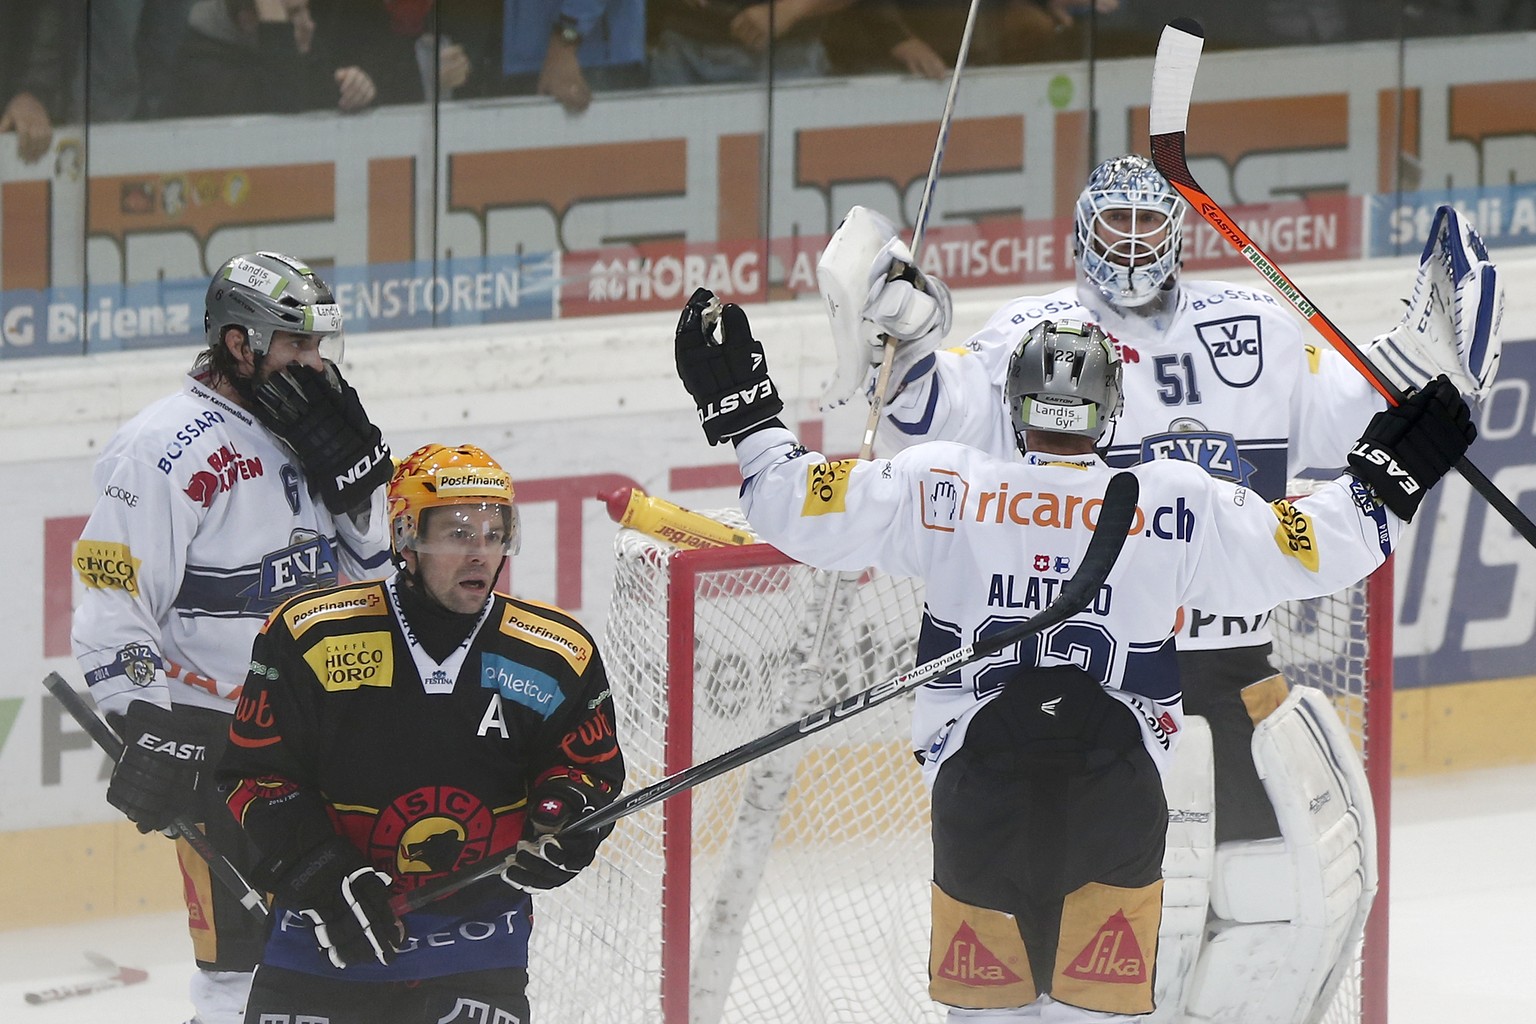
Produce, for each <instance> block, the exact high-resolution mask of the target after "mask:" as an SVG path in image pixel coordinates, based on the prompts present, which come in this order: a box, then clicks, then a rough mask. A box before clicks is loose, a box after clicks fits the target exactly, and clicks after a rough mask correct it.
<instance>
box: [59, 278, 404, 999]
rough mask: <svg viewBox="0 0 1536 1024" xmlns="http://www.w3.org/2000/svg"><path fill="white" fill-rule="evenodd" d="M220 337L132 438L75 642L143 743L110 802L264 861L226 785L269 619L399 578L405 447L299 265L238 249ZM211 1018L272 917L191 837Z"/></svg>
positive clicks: (115, 467) (116, 439)
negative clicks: (371, 402)
mask: <svg viewBox="0 0 1536 1024" xmlns="http://www.w3.org/2000/svg"><path fill="white" fill-rule="evenodd" d="M205 323H206V327H207V332H208V344H207V347H206V348H205V349H203V350H202V351H201V352H200V353H199V354H198V356H197V358H196V360H195V362H194V365H193V369H192V372H191V374H189V375H188V376H187V377H186V378H185V379H184V380H183V381H182V386H181V390H180V391H178V392H177V393H175V394H173V395H170V396H168V397H166V398H162V399H160V400H159V401H157V402H155V403H153V404H151V405H150V406H148V407H147V408H145V409H144V410H143V411H142V412H140V413H139V414H138V415H137V416H135V417H133V418H132V419H131V420H129V421H128V422H127V423H125V424H124V425H123V426H122V427H121V428H119V429H118V431H117V433H116V434H114V435H113V437H112V438H111V440H109V441H108V442H107V445H106V447H105V448H104V449H103V451H102V454H101V457H100V459H99V460H98V461H97V464H96V468H95V471H94V474H93V480H92V482H93V486H94V487H95V488H96V491H97V493H98V495H99V497H98V498H97V500H96V505H95V507H94V508H93V509H92V511H91V515H90V518H89V519H88V521H87V522H86V525H85V528H84V530H83V531H82V533H81V535H80V539H79V541H78V542H77V543H76V545H75V566H76V570H77V572H78V574H79V577H80V581H81V583H82V584H84V586H83V588H82V591H81V598H80V601H79V604H78V606H77V607H76V609H75V615H74V622H73V627H72V634H71V639H72V642H73V647H74V654H75V658H76V660H77V661H78V662H79V664H80V668H81V670H82V671H83V672H84V673H85V679H86V682H87V684H88V686H89V688H90V691H91V695H92V697H93V698H94V699H95V701H96V703H97V705H98V706H100V707H101V708H102V710H103V711H104V712H106V713H107V714H108V716H109V718H110V720H111V721H113V723H114V724H115V726H116V728H117V729H118V731H119V732H120V733H121V734H122V736H123V739H124V740H125V741H126V753H125V754H124V756H123V758H122V760H121V761H119V762H118V764H117V766H116V767H115V768H114V770H113V773H112V779H111V782H110V783H109V784H108V787H107V800H108V802H109V803H111V804H112V805H113V806H114V807H116V808H118V809H119V810H121V811H122V812H123V813H124V814H125V815H127V816H128V818H129V819H131V820H132V821H134V822H135V823H136V824H137V825H138V826H139V829H140V830H141V831H145V832H150V831H155V830H159V829H164V828H165V827H166V826H167V825H168V824H169V822H170V821H171V819H172V818H174V817H177V816H178V815H183V814H185V815H188V816H190V817H191V818H192V819H193V820H195V821H198V822H206V828H207V832H208V835H209V838H210V839H211V840H212V841H213V842H214V844H215V845H216V846H219V847H220V848H221V850H222V851H223V852H224V853H225V855H226V856H227V857H229V859H230V860H232V861H233V862H234V863H235V865H236V867H238V868H240V869H241V870H242V871H245V872H247V873H248V872H249V868H250V865H251V863H252V861H251V859H250V849H249V846H248V844H247V843H246V840H245V838H244V836H243V835H242V833H241V832H240V831H239V829H238V828H237V827H236V826H235V825H234V823H233V822H232V821H231V819H230V817H229V814H228V812H227V811H226V810H225V809H224V807H223V802H222V800H221V799H220V796H219V794H218V793H217V792H215V791H214V788H213V785H212V768H213V765H214V764H215V763H216V762H217V760H218V758H219V755H220V753H221V751H222V750H223V749H224V745H225V743H226V740H227V737H228V734H229V721H230V718H229V716H230V714H231V713H232V712H233V711H234V709H235V702H236V699H237V698H238V696H239V692H240V688H241V686H242V684H243V683H244V682H245V678H246V672H247V669H248V668H249V665H250V656H251V644H252V641H253V640H254V639H255V637H256V634H257V632H258V631H259V630H260V629H261V627H262V624H263V622H264V621H265V619H266V616H267V615H268V614H269V613H270V612H271V611H272V610H273V609H275V608H276V607H277V606H278V605H280V604H281V603H282V602H283V601H284V600H286V599H288V598H289V597H293V596H295V595H298V594H301V593H304V592H306V591H309V590H313V589H316V588H319V587H324V586H330V585H333V584H335V583H336V582H337V581H338V579H339V578H340V576H341V575H343V574H344V575H346V576H347V577H348V578H350V579H353V580H361V579H365V578H368V577H375V576H379V575H382V574H383V573H384V572H385V571H386V570H387V568H388V556H389V547H388V537H387V533H386V525H387V524H386V521H385V520H386V517H385V514H384V487H383V484H385V483H387V482H388V479H389V475H390V469H391V462H390V458H389V449H388V447H387V446H385V444H384V442H383V438H382V435H381V434H380V432H379V430H378V428H377V427H375V426H374V425H373V423H372V422H371V421H370V420H369V419H368V416H367V415H366V413H365V412H364V411H363V407H362V404H361V402H360V401H359V400H358V397H357V393H356V392H355V391H354V390H353V389H352V388H351V386H350V385H348V384H347V383H346V381H345V380H344V379H343V378H342V376H341V373H340V371H338V370H337V369H336V364H335V359H336V358H339V356H340V341H341V331H342V316H341V312H340V310H339V309H338V307H337V306H336V304H335V301H334V299H333V297H332V294H331V290H330V289H329V288H328V287H327V286H326V284H325V282H324V281H322V280H321V279H320V278H319V276H318V275H316V274H315V273H314V271H312V270H311V269H310V268H308V267H307V266H305V265H304V264H303V263H301V262H300V261H298V260H295V259H293V258H292V257H289V256H284V255H281V254H279V253H272V252H257V253H248V254H245V255H241V256H236V257H234V258H233V259H231V260H229V261H228V262H226V263H224V264H223V265H222V266H221V267H219V270H218V272H217V273H216V274H215V275H214V276H213V279H212V281H211V282H210V284H209V286H208V293H207V313H206V321H205ZM177 846H178V849H177V853H178V856H179V858H180V860H181V865H182V870H183V873H184V875H185V882H186V895H187V904H188V915H189V923H190V925H191V933H192V939H193V950H194V955H195V957H196V959H197V963H198V967H199V968H200V970H199V971H198V972H197V973H196V974H195V975H194V978H193V982H192V1003H193V1006H194V1008H195V1009H196V1012H197V1018H196V1019H197V1020H199V1021H201V1022H202V1024H237V1022H239V1021H240V1020H241V1016H242V1014H243V1012H244V1007H245V999H246V993H247V992H248V991H249V988H250V978H251V975H250V971H251V970H252V968H253V967H254V966H255V964H256V961H257V959H258V957H259V956H260V953H261V949H262V945H263V943H264V942H265V939H266V927H265V925H264V924H261V923H260V922H258V921H256V920H255V919H254V918H253V917H251V916H250V915H249V914H248V913H247V912H246V910H245V909H244V908H243V907H242V906H241V905H240V903H239V902H238V900H237V899H236V898H235V897H234V896H233V895H232V894H231V893H228V892H226V891H225V890H224V889H223V888H222V887H221V886H220V885H219V883H218V882H217V881H213V880H210V877H209V872H208V870H207V867H206V866H205V865H204V864H203V863H202V862H201V861H199V860H198V858H197V857H196V856H195V855H194V854H192V852H191V850H190V849H189V848H186V847H185V846H184V844H182V843H181V842H180V841H178V844H177Z"/></svg>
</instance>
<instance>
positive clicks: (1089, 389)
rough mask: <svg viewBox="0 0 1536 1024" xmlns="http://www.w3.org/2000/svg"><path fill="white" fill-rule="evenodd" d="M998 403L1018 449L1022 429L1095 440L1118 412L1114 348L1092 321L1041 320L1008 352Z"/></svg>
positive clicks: (1117, 363) (1117, 356) (1021, 445)
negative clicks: (1010, 354) (1002, 404)
mask: <svg viewBox="0 0 1536 1024" xmlns="http://www.w3.org/2000/svg"><path fill="white" fill-rule="evenodd" d="M1003 401H1004V402H1005V403H1006V404H1007V408H1008V416H1009V419H1010V420H1012V422H1013V432H1014V436H1015V437H1016V438H1017V439H1018V443H1019V450H1020V451H1023V450H1024V432H1025V431H1026V430H1048V431H1053V432H1055V433H1058V434H1077V435H1080V436H1082V437H1087V438H1091V439H1093V440H1094V441H1098V440H1099V439H1100V438H1101V437H1103V436H1104V431H1105V430H1106V429H1108V427H1109V422H1110V421H1111V420H1112V419H1114V418H1115V417H1116V416H1118V415H1119V414H1120V352H1119V350H1118V349H1116V348H1115V345H1114V342H1113V341H1111V340H1110V338H1109V335H1107V334H1105V333H1104V331H1103V330H1102V329H1101V328H1100V327H1099V325H1098V324H1090V323H1085V322H1083V321H1081V320H1057V321H1054V322H1053V321H1050V320H1042V321H1041V322H1040V323H1038V324H1035V326H1034V327H1032V328H1030V331H1029V333H1028V334H1026V335H1024V338H1023V340H1022V341H1020V342H1019V345H1018V347H1017V348H1015V349H1014V350H1013V357H1012V358H1011V359H1009V361H1008V379H1007V380H1006V381H1005V382H1004V384H1003Z"/></svg>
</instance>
